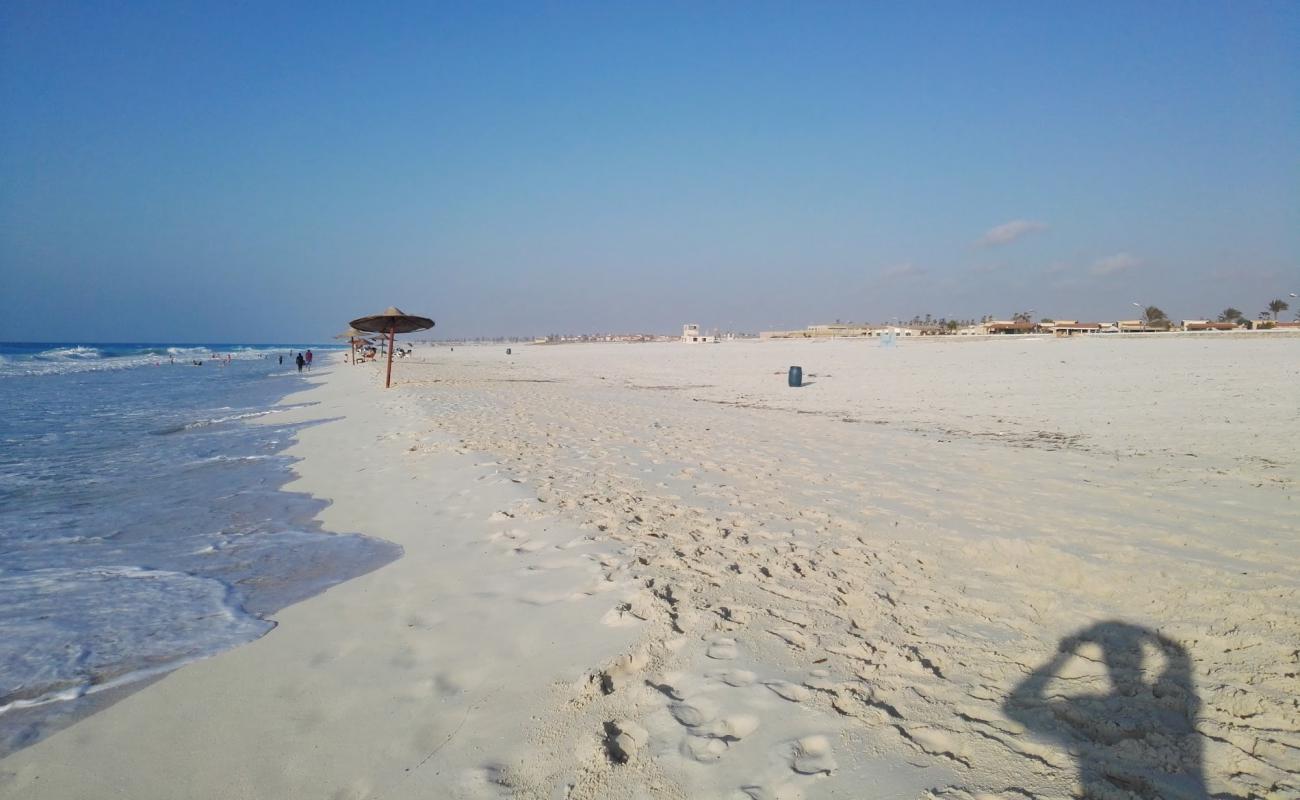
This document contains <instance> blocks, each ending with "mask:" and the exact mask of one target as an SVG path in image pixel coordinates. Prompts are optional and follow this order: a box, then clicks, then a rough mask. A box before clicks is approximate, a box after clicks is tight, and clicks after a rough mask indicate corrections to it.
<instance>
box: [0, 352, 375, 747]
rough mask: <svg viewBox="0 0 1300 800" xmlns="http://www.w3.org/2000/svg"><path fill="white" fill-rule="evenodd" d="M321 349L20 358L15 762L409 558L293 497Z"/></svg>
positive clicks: (3, 521)
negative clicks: (311, 603) (306, 360)
mask: <svg viewBox="0 0 1300 800" xmlns="http://www.w3.org/2000/svg"><path fill="white" fill-rule="evenodd" d="M307 349H312V350H313V351H314V352H316V353H325V352H328V351H329V350H330V349H331V348H330V347H328V346H313V345H310V344H294V345H270V344H236V343H225V344H185V343H129V344H94V343H3V342H0V757H3V756H4V755H6V754H8V753H11V752H14V751H15V750H18V749H20V748H22V747H25V746H27V745H30V744H32V743H34V742H36V741H38V740H40V739H41V738H43V737H44V736H46V735H48V734H50V733H52V732H54V731H56V730H58V729H60V728H61V727H65V726H66V725H68V724H71V723H72V722H74V721H76V720H77V719H79V718H81V717H82V716H85V715H86V714H88V713H92V712H94V711H95V710H97V709H99V708H102V707H104V706H105V705H107V704H109V703H111V702H113V701H115V700H116V699H119V698H120V697H122V696H124V695H125V694H126V693H129V692H130V691H132V690H134V689H137V688H139V687H141V686H143V685H145V684H146V683H147V682H149V681H151V680H154V679H157V678H158V677H159V676H161V675H164V674H166V673H167V672H169V671H171V670H174V669H176V668H177V667H180V666H182V665H184V664H186V663H189V662H192V661H195V660H197V659H202V658H206V657H209V656H212V655H214V654H216V653H220V652H222V651H223V650H227V649H229V648H232V647H237V646H239V645H241V644H244V643H246V642H249V641H252V640H254V639H256V638H258V637H260V636H262V635H264V634H265V633H266V632H267V631H269V630H271V629H272V628H273V627H274V626H275V622H274V621H273V620H272V618H271V615H272V614H273V613H274V612H275V611H277V610H278V609H281V608H283V607H285V606H287V605H289V604H291V603H294V602H297V601H299V600H302V599H304V598H306V597H309V596H311V595H313V594H316V593H318V592H321V591H323V590H325V589H327V588H329V587H330V586H333V585H335V584H338V583H340V582H342V581H346V580H348V579H350V578H353V577H356V576H358V575H361V574H363V573H366V572H369V571H371V570H373V569H376V568H377V567H379V566H382V565H383V564H386V563H388V562H389V561H392V560H393V559H395V558H397V557H398V556H399V555H400V553H401V550H400V548H399V547H397V546H396V545H393V544H391V543H388V542H385V541H383V540H381V539H376V538H370V537H367V536H363V535H359V534H356V533H334V532H326V531H324V530H322V529H321V527H320V525H319V524H317V523H316V522H314V521H313V519H314V517H315V516H316V515H317V514H318V513H319V512H320V510H321V509H322V508H324V507H325V505H326V501H324V500H321V499H319V498H315V497H312V496H310V495H307V494H303V493H300V492H291V491H285V490H284V488H283V487H284V484H285V483H287V482H288V481H289V480H290V479H291V478H292V474H291V468H292V465H293V459H292V458H290V457H288V456H286V455H285V454H284V450H285V448H286V447H287V446H288V445H289V444H290V443H291V441H292V439H293V437H294V434H295V433H296V432H297V431H298V430H299V429H300V428H301V427H302V424H301V423H287V422H286V423H279V422H277V417H278V416H279V415H281V414H282V413H283V412H285V411H288V410H290V409H293V408H298V407H301V406H302V405H304V403H298V404H297V405H281V404H280V402H281V401H282V400H283V398H285V397H286V396H287V395H289V394H293V393H295V392H298V391H300V390H303V389H307V388H309V384H308V382H307V379H308V377H309V376H310V373H309V372H303V373H301V374H300V373H299V372H298V369H297V367H296V365H295V364H294V360H293V356H294V355H296V354H297V353H298V352H303V351H305V350H307ZM281 356H283V357H284V358H283V363H281ZM315 361H316V364H315V365H314V368H315V369H316V370H317V371H319V370H321V369H328V366H326V365H324V364H321V363H320V362H321V359H315ZM305 397H307V398H310V394H307V395H305ZM308 403H309V401H308Z"/></svg>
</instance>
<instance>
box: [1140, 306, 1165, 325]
mask: <svg viewBox="0 0 1300 800" xmlns="http://www.w3.org/2000/svg"><path fill="white" fill-rule="evenodd" d="M1142 319H1143V321H1144V322H1146V324H1147V325H1152V326H1154V325H1155V324H1157V323H1159V322H1163V323H1165V324H1168V323H1169V317H1168V316H1166V315H1165V312H1163V311H1161V310H1160V309H1159V308H1158V307H1156V306H1147V307H1146V308H1144V309H1143V310H1142Z"/></svg>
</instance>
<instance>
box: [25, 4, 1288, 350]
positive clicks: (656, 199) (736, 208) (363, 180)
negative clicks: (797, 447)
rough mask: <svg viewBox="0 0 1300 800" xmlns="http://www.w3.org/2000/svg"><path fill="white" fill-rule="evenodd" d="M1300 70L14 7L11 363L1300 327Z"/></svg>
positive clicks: (1026, 13)
mask: <svg viewBox="0 0 1300 800" xmlns="http://www.w3.org/2000/svg"><path fill="white" fill-rule="evenodd" d="M372 5H373V6H382V7H374V8H372V7H371V6H372ZM1296 42H1300V3H1296V2H1290V1H1289V0H1286V1H1283V2H1210V1H1208V0H1207V1H1205V2H1181V3H1163V2H1143V3H1107V2H1088V3H1073V4H1065V3H1039V2H1017V3H999V2H981V3H966V2H919V1H918V2H900V3H860V2H855V3H835V2H781V3H767V2H683V3H674V2H645V3H630V2H617V1H611V0H604V1H603V2H591V3H561V2H540V0H539V1H538V2H529V3H518V4H514V3H493V2H473V3H470V2H466V3H457V4H450V3H445V4H444V3H429V2H420V3H412V4H409V5H402V4H362V3H340V4H331V3H325V2H311V3H303V4H293V3H289V2H280V3H235V2H231V3H206V4H201V3H182V2H167V3H161V4H157V5H152V4H149V3H145V2H133V3H125V4H118V3H86V4H73V3H61V2H55V1H53V0H32V1H30V2H29V1H27V0H9V1H8V2H5V3H3V4H0V340H10V341H79V340H84V341H260V342H272V341H304V340H306V341H311V340H323V339H325V338H327V337H328V336H330V335H331V334H333V333H336V332H337V331H339V330H340V329H342V328H343V327H344V326H345V325H346V323H347V321H348V320H350V319H352V318H354V317H359V316H363V315H367V314H371V313H376V312H378V311H380V310H382V309H383V308H385V307H386V306H389V305H397V306H399V307H401V308H402V309H404V310H406V311H408V312H410V313H416V314H422V315H425V316H430V317H433V318H434V319H435V320H437V321H438V328H437V329H436V330H435V332H434V333H435V335H437V336H442V337H470V336H493V335H535V334H536V335H545V334H548V333H580V332H596V331H655V332H673V331H680V326H681V324H682V323H684V322H698V323H700V324H701V325H702V326H704V327H705V328H706V329H712V328H715V327H716V328H720V329H723V330H733V329H734V330H748V331H757V330H764V329H774V328H790V327H802V326H804V325H809V324H813V323H819V322H830V321H834V320H836V319H842V320H853V321H874V322H880V321H884V320H887V319H889V318H891V317H894V316H898V317H902V318H904V319H906V318H910V317H912V316H913V315H916V314H919V315H922V316H924V315H925V314H931V315H933V316H934V317H936V318H937V317H948V318H968V317H976V318H977V317H980V316H983V315H985V314H991V315H994V316H997V317H1004V318H1005V317H1007V316H1009V315H1011V314H1012V313H1013V312H1016V311H1024V310H1032V311H1034V312H1035V316H1043V317H1052V318H1056V319H1080V320H1114V319H1118V318H1131V317H1132V311H1133V308H1132V306H1131V303H1133V302H1139V303H1142V304H1144V305H1145V304H1154V305H1157V306H1159V307H1160V308H1162V309H1163V310H1165V311H1166V312H1167V313H1168V314H1169V316H1170V317H1171V318H1174V319H1182V318H1201V317H1203V316H1205V315H1207V314H1217V313H1218V312H1219V311H1221V310H1222V309H1223V308H1225V307H1226V306H1235V307H1237V308H1239V309H1241V310H1243V311H1245V312H1247V314H1248V315H1251V316H1254V315H1255V314H1256V313H1257V312H1259V311H1260V310H1263V309H1264V308H1265V307H1266V305H1267V303H1268V301H1269V300H1271V299H1273V298H1275V297H1283V298H1287V295H1288V293H1289V292H1293V291H1294V292H1300V47H1297V46H1296ZM1287 299H1288V300H1290V299H1291V298H1287ZM1297 306H1300V304H1298V303H1295V302H1294V301H1292V312H1288V314H1287V316H1290V315H1291V314H1293V313H1294V310H1295V309H1296V307H1297Z"/></svg>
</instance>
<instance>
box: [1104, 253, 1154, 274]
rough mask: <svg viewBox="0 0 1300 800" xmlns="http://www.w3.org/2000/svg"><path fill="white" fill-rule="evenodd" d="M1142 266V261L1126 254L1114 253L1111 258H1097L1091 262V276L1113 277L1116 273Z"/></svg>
mask: <svg viewBox="0 0 1300 800" xmlns="http://www.w3.org/2000/svg"><path fill="white" fill-rule="evenodd" d="M1141 265H1142V259H1140V258H1138V257H1136V256H1133V255H1130V254H1128V253H1116V254H1115V255H1113V256H1106V257H1105V258H1099V259H1097V260H1096V261H1094V262H1092V274H1093V275H1114V274H1115V273H1116V272H1123V271H1124V270H1128V269H1133V268H1134V267H1138V266H1141Z"/></svg>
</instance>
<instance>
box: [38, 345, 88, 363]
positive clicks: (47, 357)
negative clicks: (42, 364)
mask: <svg viewBox="0 0 1300 800" xmlns="http://www.w3.org/2000/svg"><path fill="white" fill-rule="evenodd" d="M103 355H104V354H103V353H102V352H100V350H99V348H97V347H83V346H81V345H77V346H76V347H55V348H53V349H51V350H42V351H41V352H39V353H36V354H34V355H33V356H32V358H35V359H38V360H41V361H60V360H65V359H78V360H85V359H88V358H102V357H103Z"/></svg>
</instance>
